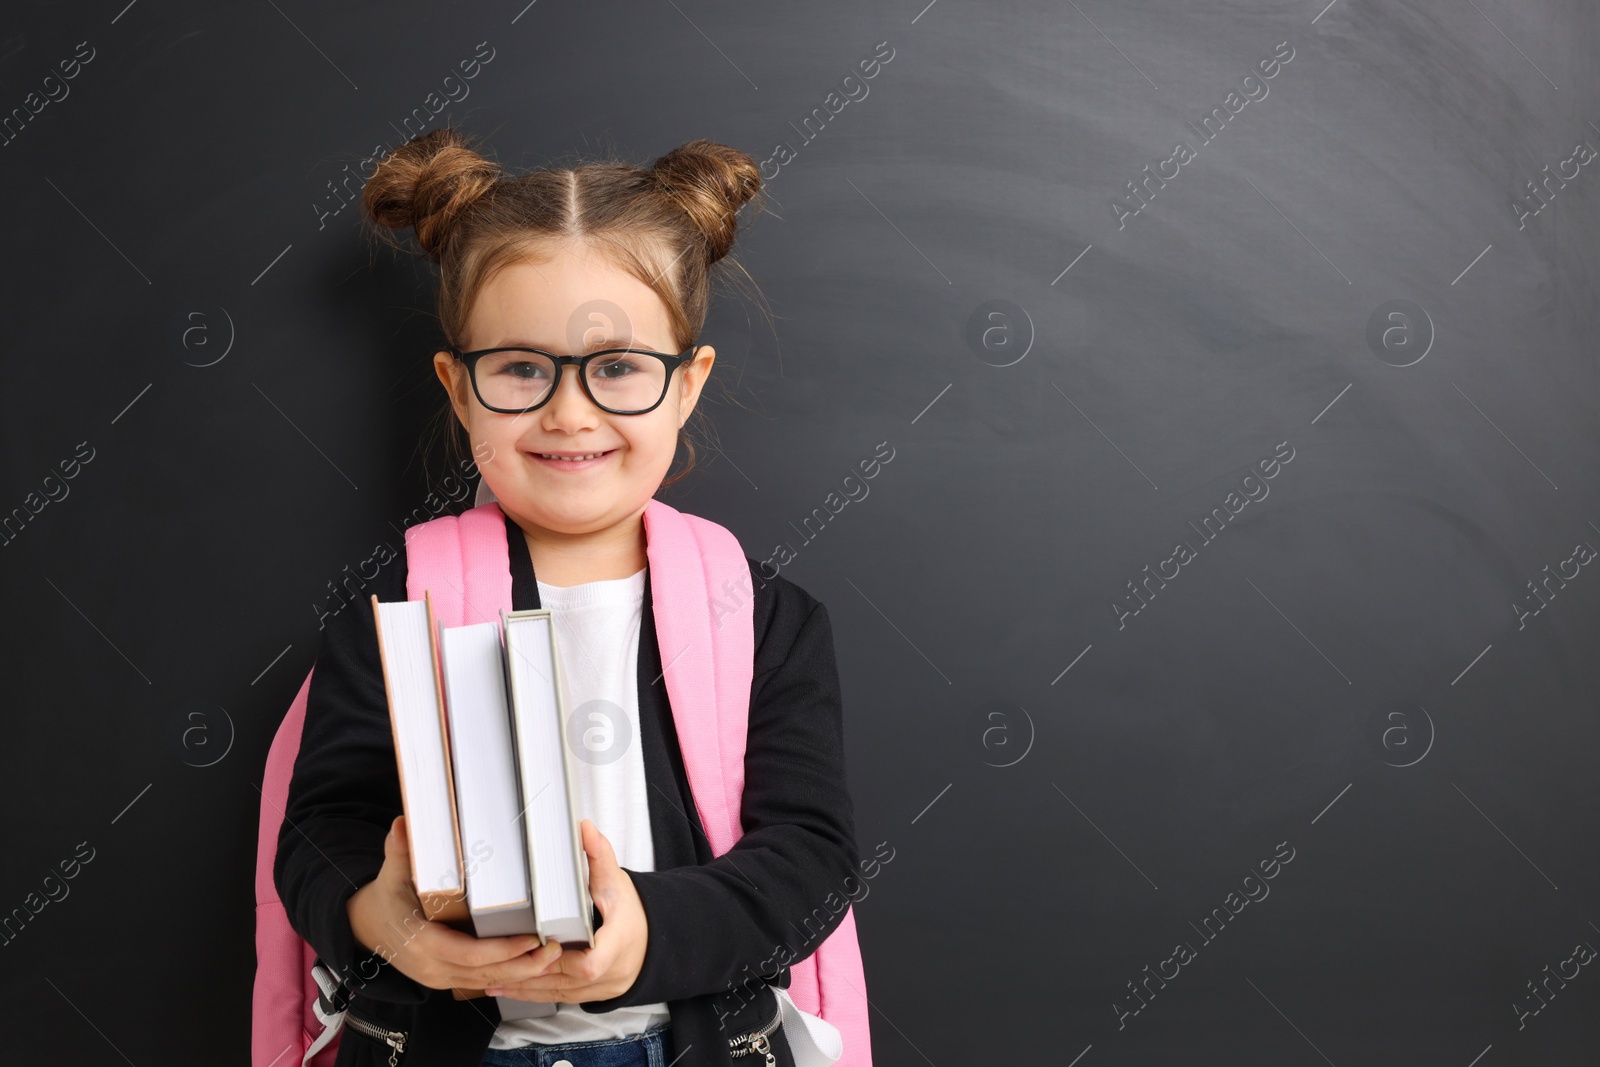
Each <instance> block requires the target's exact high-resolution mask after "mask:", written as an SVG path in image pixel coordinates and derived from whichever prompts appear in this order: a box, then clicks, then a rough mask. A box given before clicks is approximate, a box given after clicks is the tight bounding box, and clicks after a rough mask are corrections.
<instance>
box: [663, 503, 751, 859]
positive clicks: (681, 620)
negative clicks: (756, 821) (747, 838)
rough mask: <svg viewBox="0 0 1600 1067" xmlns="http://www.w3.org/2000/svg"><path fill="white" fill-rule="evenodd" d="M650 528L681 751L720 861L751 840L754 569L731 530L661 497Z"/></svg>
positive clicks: (669, 690) (669, 689)
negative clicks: (746, 807) (745, 811)
mask: <svg viewBox="0 0 1600 1067" xmlns="http://www.w3.org/2000/svg"><path fill="white" fill-rule="evenodd" d="M644 529H645V554H646V557H647V559H648V560H649V563H650V598H651V600H652V602H653V603H654V605H655V623H656V640H657V643H658V644H659V645H660V646H661V662H662V664H663V665H664V667H665V672H666V679H667V696H668V698H669V702H670V703H671V705H672V720H673V724H674V725H675V726H676V727H677V731H678V748H679V749H680V750H682V752H683V768H684V771H685V772H686V773H687V774H688V777H689V791H690V792H691V793H693V794H694V803H695V808H696V809H697V810H698V811H699V812H700V822H701V825H703V826H704V827H705V831H706V837H707V838H709V839H710V841H711V852H712V854H713V855H718V856H720V855H721V854H722V853H724V852H726V851H728V849H730V848H732V847H733V843H734V842H735V841H737V840H738V839H739V836H740V835H741V834H743V833H744V830H743V828H742V827H741V826H740V823H739V799H740V797H741V796H743V795H744V746H745V737H746V734H747V730H746V721H747V719H748V717H749V713H750V680H751V678H752V676H753V675H754V672H755V610H754V604H753V602H752V600H753V598H752V596H751V592H750V565H749V564H748V563H747V562H745V558H744V550H743V549H741V548H740V547H739V541H738V539H737V538H735V537H734V536H733V534H732V533H731V532H730V531H729V530H727V529H726V528H725V527H722V526H719V525H718V524H716V523H714V522H711V521H710V520H709V519H702V518H701V517H700V516H698V515H686V514H684V513H683V512H681V511H679V510H678V509H677V508H674V507H672V506H671V505H670V504H664V503H662V502H661V501H659V500H652V501H650V503H649V504H648V505H646V507H645V509H644ZM713 603H715V604H718V605H720V606H719V608H718V611H717V614H716V615H715V616H714V615H713V612H712V607H711V605H712V604H713Z"/></svg>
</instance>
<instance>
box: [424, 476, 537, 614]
mask: <svg viewBox="0 0 1600 1067" xmlns="http://www.w3.org/2000/svg"><path fill="white" fill-rule="evenodd" d="M424 591H430V592H431V593H432V594H433V597H432V599H433V611H434V615H435V616H436V617H437V618H438V620H439V625H441V626H470V625H472V624H474V623H479V622H492V623H495V624H497V625H498V624H499V622H500V609H501V608H504V609H505V610H506V611H508V612H509V611H511V610H512V607H511V553H510V547H509V546H508V545H507V544H506V516H505V512H503V511H501V510H500V505H499V504H496V503H494V502H493V501H491V502H489V503H487V504H480V505H478V506H477V507H475V508H469V509H467V510H466V511H464V512H462V513H461V514H460V515H440V516H439V517H438V518H436V519H429V520H428V521H427V522H423V523H418V524H417V525H416V526H413V527H411V528H410V529H408V530H406V597H407V598H408V599H410V600H421V599H422V598H423V592H424Z"/></svg>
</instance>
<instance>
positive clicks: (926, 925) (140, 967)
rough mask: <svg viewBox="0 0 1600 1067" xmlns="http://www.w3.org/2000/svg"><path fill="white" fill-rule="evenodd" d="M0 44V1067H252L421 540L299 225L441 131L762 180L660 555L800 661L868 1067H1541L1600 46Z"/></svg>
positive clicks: (1593, 411) (1583, 669)
mask: <svg viewBox="0 0 1600 1067" xmlns="http://www.w3.org/2000/svg"><path fill="white" fill-rule="evenodd" d="M11 15H12V17H11V18H10V19H8V20H7V26H6V29H5V33H4V47H3V48H0V94H3V101H0V114H3V116H4V117H3V118H0V129H3V133H0V189H3V191H4V204H5V222H6V232H7V236H8V240H7V242H6V248H7V250H8V253H9V254H8V256H7V268H6V286H5V290H6V300H5V314H4V331H5V351H6V369H7V375H6V382H5V389H4V391H3V397H4V399H3V403H4V410H5V416H4V420H3V427H4V450H3V456H0V474H3V480H0V494H3V495H4V500H3V501H0V509H3V513H4V515H5V516H7V517H6V518H5V519H4V535H3V537H0V549H3V551H0V597H3V600H4V603H5V604H6V606H7V609H8V613H9V615H10V618H11V621H10V622H9V623H8V624H7V626H6V635H7V640H6V642H5V652H4V657H5V658H4V663H5V669H6V674H7V685H6V692H7V696H6V699H5V707H6V715H5V727H6V744H5V745H4V746H3V747H0V751H3V753H4V755H3V757H0V760H3V773H0V783H3V784H0V798H3V810H4V812H5V816H6V817H5V818H4V820H3V824H4V829H3V831H0V833H3V835H4V836H3V853H4V857H5V858H4V862H3V864H0V914H3V915H10V916H12V918H11V919H10V920H8V921H9V925H7V926H6V927H5V933H4V936H3V938H0V942H3V943H0V964H3V968H0V981H3V983H4V987H3V989H4V1004H5V1009H4V1023H5V1025H4V1031H5V1033H6V1042H7V1046H8V1056H9V1057H10V1059H8V1062H10V1061H13V1060H14V1062H18V1063H46V1062H49V1063H90V1062H94V1063H107V1062H120V1061H122V1060H126V1061H128V1062H131V1063H134V1064H138V1065H141V1067H142V1065H145V1064H158V1063H201V1062H208V1063H243V1062H246V1059H247V1055H248V1030H249V1009H250V983H251V978H252V974H253V967H254V959H253V953H252V949H253V942H252V929H253V927H252V903H253V898H252V894H251V884H252V872H253V865H254V849H255V840H256V818H257V812H258V807H259V803H260V798H259V794H258V792H257V786H258V785H259V783H260V781H261V773H262V762H263V760H264V758H265V754H266V750H267V745H268V743H269V741H270V739H271V737H272V733H273V730H274V729H275V727H276V725H277V723H278V720H279V719H280V718H281V717H282V715H283V712H284V710H285V709H286V708H287V706H288V704H289V701H290V699H291V698H292V697H293V695H294V693H295V690H296V689H297V688H298V686H299V683H300V681H301V679H302V678H303V677H304V676H305V672H306V670H307V669H308V668H309V667H310V665H311V663H312V659H313V657H314V655H315V651H316V647H317V640H318V618H319V615H318V613H319V610H322V609H321V608H319V605H321V606H323V607H325V605H326V603H327V601H328V597H329V595H330V592H329V588H330V583H337V582H338V581H339V580H340V579H341V577H342V576H343V575H345V574H347V573H349V571H351V570H356V569H359V567H360V565H361V564H362V562H363V561H365V560H368V559H369V558H371V557H372V556H373V555H374V553H376V552H378V551H380V549H381V546H384V545H388V546H397V545H399V544H400V543H401V537H402V535H403V530H404V529H405V527H406V526H407V525H409V524H411V523H413V522H416V521H420V520H422V519H426V518H428V517H431V514H432V513H434V511H435V510H436V509H437V508H438V507H440V506H442V505H441V504H440V503H439V500H438V498H434V500H433V502H432V503H429V502H428V497H427V491H428V489H429V487H430V486H437V484H438V476H439V473H440V461H439V459H438V458H437V456H436V454H435V453H434V452H432V451H429V450H428V449H427V448H426V447H425V444H426V438H427V434H428V428H429V426H430V425H431V424H430V421H429V420H430V419H431V418H432V416H433V414H434V413H435V411H436V409H437V407H438V405H439V403H440V400H441V397H440V395H439V390H438V386H437V383H436V381H435V380H434V377H433V372H432V368H431V365H430V362H429V358H430V354H431V351H432V345H433V344H434V342H435V340H436V332H435V325H434V323H433V322H432V320H431V317H430V312H431V307H432V290H431V288H430V276H429V273H428V271H427V270H426V269H424V267H423V266H422V265H420V264H419V263H416V262H411V261H408V260H405V259H402V258H397V257H395V256H393V255H392V254H390V253H388V252H387V251H374V249H373V246H372V245H371V244H369V243H368V242H367V241H366V240H365V239H364V238H363V236H362V234H361V232H360V230H359V229H358V226H357V221H358V220H357V212H356V208H355V207H354V206H353V204H352V203H351V201H352V200H353V199H354V197H355V195H356V194H357V192H358V190H359V187H360V175H361V173H362V163H363V161H366V160H370V159H371V158H372V157H373V156H374V154H381V153H382V152H385V151H387V150H388V149H389V148H390V147H393V146H394V145H395V144H398V143H400V141H402V140H403V139H404V138H405V137H407V136H410V135H412V134H414V133H418V132H421V131H422V130H423V129H427V128H432V127H433V126H435V125H442V124H444V123H447V122H448V123H451V124H453V125H456V126H457V127H459V128H460V129H462V130H464V131H467V132H469V133H472V134H474V135H478V136H481V137H483V138H485V140H486V142H487V143H488V144H489V145H490V146H491V147H492V148H493V149H494V150H495V151H496V153H497V155H498V157H499V158H500V160H501V161H502V162H503V163H505V164H507V165H508V166H510V167H513V168H518V169H520V168H526V167H533V166H541V165H545V164H547V163H550V162H553V161H560V160H564V159H567V158H569V157H571V156H572V155H573V154H578V155H582V154H585V153H599V152H601V151H602V150H615V151H616V152H617V153H619V154H621V155H622V156H624V157H626V158H629V159H632V160H635V161H637V162H641V163H647V162H648V161H649V160H650V159H652V158H654V157H655V156H657V155H660V154H661V153H663V152H665V151H667V150H668V149H670V148H672V147H674V146H676V145H678V144H681V143H682V142H684V141H686V140H690V139H693V138H699V137H706V138H710V139H713V140H717V141H720V142H723V143H726V144H730V145H733V146H735V147H738V148H741V149H742V150H745V151H747V152H749V153H750V154H751V156H752V157H754V158H755V159H756V160H757V161H759V162H760V163H761V164H762V168H763V173H764V175H765V176H766V178H767V179H768V191H769V195H770V197H771V201H770V206H771V209H772V210H771V213H770V214H769V215H766V216H763V217H761V218H760V219H759V220H758V221H756V223H755V224H754V225H753V226H751V227H750V228H749V229H748V230H747V231H746V232H745V233H744V234H743V235H742V236H741V239H740V244H739V247H740V249H741V250H742V251H741V257H742V261H743V262H744V264H745V265H746V267H747V268H748V269H749V270H750V272H751V274H752V275H753V276H754V278H755V280H756V281H757V283H758V284H759V285H760V287H761V290H762V292H763V293H764V294H765V295H766V297H767V299H768V300H769V301H770V304H771V307H772V309H773V310H774V311H775V312H776V317H775V318H773V319H770V320H769V319H767V318H766V317H764V316H763V315H762V314H761V313H760V310H759V308H757V307H756V306H755V305H753V304H752V302H751V300H750V299H749V298H748V297H747V296H743V295H740V294H739V293H738V292H737V291H735V290H733V289H731V288H727V289H725V290H724V291H723V292H722V294H721V295H720V296H719V299H718V302H717V304H716V305H715V307H714V310H713V313H712V316H711V320H710V322H709V323H708V325H707V328H706V332H705V336H704V339H705V340H707V341H709V342H711V343H713V344H715V345H716V346H717V349H718V351H719V353H720V356H721V358H720V359H719V361H718V369H717V374H718V376H719V378H720V380H721V381H722V382H723V383H725V384H726V385H727V387H728V391H729V393H731V395H732V397H733V398H734V399H735V400H736V401H737V402H728V401H726V400H725V401H723V402H720V403H716V404H714V405H712V412H711V415H712V419H713V420H714V422H715V424H716V427H717V429H718V431H719V433H720V438H721V450H720V451H718V452H714V453H710V454H705V455H703V456H702V461H701V467H700V469H699V470H698V471H697V472H696V473H694V474H693V475H691V476H690V477H689V478H688V479H686V480H685V481H684V482H682V483H680V484H679V485H677V486H674V487H673V488H671V489H670V490H668V491H667V492H666V493H665V494H664V498H665V499H667V500H669V502H671V503H673V504H674V505H675V506H677V507H679V508H682V509H684V510H688V511H691V512H694V513H696V514H701V515H705V516H707V517H709V518H712V519H714V520H716V521H718V522H720V523H722V524H724V525H726V526H728V527H729V528H730V529H732V530H734V531H735V532H736V533H737V534H738V536H739V538H740V540H741V542H742V543H743V545H744V546H745V548H746V550H747V552H748V553H749V554H750V555H751V556H753V557H756V558H761V559H765V558H769V557H770V558H774V559H776V560H779V561H781V562H780V564H779V565H780V566H781V572H782V573H783V574H784V575H785V576H787V577H789V578H791V579H792V580H793V581H795V582H797V583H799V584H800V585H802V586H803V587H804V588H805V589H807V590H808V591H809V592H811V593H812V594H813V595H815V596H816V597H818V598H819V599H820V600H822V601H823V602H824V603H825V604H826V605H827V607H828V609H829V612H830V615H831V618H832V620H833V623H834V627H835V637H836V643H837V652H838V659H839V667H840V673H841V678H842V683H843V687H844V693H845V699H846V715H847V743H848V759H849V771H850V777H851V786H852V790H853V793H854V796H855V800H856V817H857V829H858V840H859V843H860V847H861V851H862V854H863V855H864V856H867V855H876V856H877V857H879V859H880V860H882V862H881V864H880V866H878V867H877V868H875V877H873V878H872V879H871V880H870V881H868V882H865V883H863V886H862V892H861V895H860V896H859V898H858V899H857V901H856V908H857V920H858V924H859V929H860V937H861V942H862V947H863V953H864V956H865V961H866V973H867V977H868V983H869V989H868V992H869V994H870V997H871V1002H872V1006H873V1014H872V1028H873V1045H874V1055H875V1059H876V1062H877V1063H879V1064H883V1065H891V1064H892V1065H900V1064H905V1065H913V1064H924V1063H927V1064H936V1065H938V1067H946V1065H952V1064H978V1063H1013V1062H1015V1063H1023V1062H1028V1063H1052V1064H1060V1065H1069V1064H1075V1065H1078V1067H1097V1065H1100V1064H1123V1065H1127V1064H1141V1065H1143V1064H1148V1065H1167V1064H1173V1063H1202V1064H1240V1063H1273V1064H1308V1065H1311V1064H1322V1063H1329V1064H1337V1065H1339V1067H1345V1065H1347V1064H1365V1065H1369V1067H1371V1065H1378V1064H1392V1065H1406V1067H1410V1065H1415V1064H1439V1065H1457V1067H1470V1065H1474V1064H1476V1065H1479V1067H1500V1065H1506V1064H1555V1063H1579V1062H1587V1061H1588V1060H1589V1059H1592V1057H1593V1056H1594V1050H1595V1048H1596V1046H1597V1045H1600V1022H1597V1020H1600V975H1596V974H1594V973H1592V972H1591V971H1590V969H1589V967H1588V966H1587V965H1586V964H1587V963H1588V962H1589V957H1590V956H1591V955H1592V953H1593V948H1592V947H1591V946H1600V925H1597V924H1600V851H1597V848H1596V844H1595V842H1596V840H1597V835H1600V806H1597V801H1600V790H1597V788H1596V785H1595V782H1596V776H1595V773H1594V770H1593V766H1592V765H1593V761H1594V759H1595V755H1596V751H1597V743H1600V729H1597V723H1596V709H1597V706H1600V701H1597V693H1600V656H1597V655H1596V641H1597V639H1600V564H1597V563H1596V562H1595V556H1596V549H1597V548H1600V497H1597V495H1596V493H1597V490H1600V458H1597V445H1600V430H1597V418H1596V416H1597V405H1596V401H1597V400H1600V390H1597V378H1596V368H1595V352H1596V345H1595V341H1594V333H1595V328H1596V323H1597V311H1600V308H1597V301H1596V295H1595V294H1596V283H1597V270H1600V252H1597V247H1600V245H1597V238H1600V170H1597V165H1596V162H1595V158H1596V151H1595V147H1594V146H1597V145H1600V96H1597V92H1600V83H1597V77H1596V74H1597V71H1596V62H1595V56H1596V54H1597V50H1596V46H1597V45H1600V14H1597V12H1596V10H1595V8H1594V7H1593V5H1591V4H1587V3H1581V2H1579V0H1547V2H1543V3H1536V4H1523V3H1512V2H1511V0H1449V2H1442V3H1426V4H1425V3H1417V2H1403V3H1383V4H1379V3H1373V2H1371V0H1334V2H1333V3H1328V4H1326V6H1324V0H1312V2H1310V3H1308V4H1289V5H1285V4H1281V3H1264V2H1242V0H1231V2H1230V0H1193V2H1189V3H1181V4H1180V3H1172V2H1170V0H1169V2H1151V0H1144V2H1135V3H1110V2H1107V0H1077V2H1074V3H1067V4H1054V3H1032V4H1019V3H1003V4H996V3H985V4H959V3H955V2H953V0H944V2H943V3H933V4H929V5H928V6H926V7H922V8H920V9H919V6H918V3H917V2H915V0H914V2H913V3H912V4H910V5H886V4H870V5H860V4H849V3H828V4H823V5H811V6H807V7H803V8H794V7H779V8H770V7H764V6H752V5H743V4H733V3H711V4H708V3H698V2H676V3H668V4H642V3H641V4H601V5H576V4H559V3H551V2H549V0H547V2H546V3H538V4H527V5H526V6H524V5H523V4H522V3H521V2H520V0H512V2H511V3H510V4H504V5H501V4H471V5H438V4H433V5H424V4H402V5H392V4H391V5H372V4H369V5H361V6H359V7H357V6H343V7H328V6H326V5H323V6H318V5H311V4H304V3H299V4H285V3H277V4H263V5H244V6H240V5H223V6H220V7H219V6H217V5H200V4H180V5H176V6H175V5H171V4H155V3H151V2H145V3H134V4H128V5H126V6H124V5H123V2H122V0H113V2H112V3H110V4H106V5H88V6H85V5H44V4H31V5H19V6H18V7H17V8H16V9H15V10H14V11H12V12H11ZM864 60H865V61H875V64H869V65H870V66H872V69H873V70H874V74H873V76H872V77H870V78H866V77H864V76H862V73H861V71H862V67H861V66H860V64H861V63H862V61H864ZM469 70H470V71H471V74H470V76H469V75H468V74H467V72H468V71H469ZM716 395H718V394H717V390H715V389H713V390H711V391H710V392H709V393H708V396H716ZM873 460H876V461H877V465H876V466H875V467H873V468H872V469H873V470H874V472H875V473H874V476H873V477H871V478H870V479H869V478H864V477H862V475H861V469H862V468H861V464H862V462H863V461H869V465H870V461H873ZM467 502H468V501H459V502H457V501H452V502H450V505H449V506H451V507H457V506H464V504H465V503H467ZM69 870H70V871H71V875H70V876H69V875H68V874H67V872H68V871H69ZM18 909H21V918H18V917H17V916H18V915H19V911H18Z"/></svg>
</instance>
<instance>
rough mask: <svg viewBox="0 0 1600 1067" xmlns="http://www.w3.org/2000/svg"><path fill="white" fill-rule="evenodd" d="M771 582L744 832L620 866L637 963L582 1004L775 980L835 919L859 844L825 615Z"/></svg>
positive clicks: (754, 688) (594, 1008) (626, 1002)
mask: <svg viewBox="0 0 1600 1067" xmlns="http://www.w3.org/2000/svg"><path fill="white" fill-rule="evenodd" d="M773 584H774V585H775V586H777V589H776V590H775V592H774V595H775V596H776V597H777V598H778V604H777V606H776V608H775V609H774V611H773V612H772V615H771V622H770V624H769V626H768V629H767V632H766V633H765V634H764V635H763V636H762V637H761V638H760V639H759V645H758V652H757V654H756V673H755V675H754V676H753V678H752V680H751V699H750V718H749V739H748V742H747V744H746V747H745V761H744V763H745V783H744V795H743V799H742V801H741V806H740V821H741V823H742V824H743V828H744V833H743V836H741V837H740V838H739V840H738V841H737V842H736V843H735V844H734V846H733V847H732V848H731V849H729V850H728V852H726V853H724V854H723V855H721V856H719V857H717V858H715V859H713V860H711V861H709V862H705V863H700V864H695V865H689V866H682V867H674V868H671V869H668V870H662V871H645V872H641V871H631V870H630V871H629V872H628V874H629V876H630V877H631V878H632V879H633V883H634V885H635V886H636V887H637V889H638V892H639V897H640V900H641V901H642V902H643V904H644V910H645V915H646V918H647V919H648V922H649V934H648V944H647V947H646V951H645V960H644V964H643V967H642V968H641V970H640V972H639V976H638V978H637V979H636V980H635V981H634V983H633V985H632V986H630V987H629V988H628V990H627V991H625V992H624V993H622V994H620V995H618V996H616V997H612V998H610V999H607V1000H600V1001H588V1002H585V1003H584V1004H583V1008H584V1009H585V1010H586V1011H590V1012H600V1011H607V1010H610V1009H612V1008H616V1007H623V1006H630V1005H635V1004H649V1003H654V1002H657V1001H671V1000H676V999H680V998H684V997H691V996H699V995H704V994H718V993H726V992H728V991H730V990H732V989H733V988H734V985H735V983H760V982H762V981H763V980H769V981H770V980H775V979H776V978H777V976H778V975H780V974H784V971H785V970H786V967H787V965H788V964H789V963H793V962H795V961H797V960H801V959H804V958H806V957H807V956H809V955H811V953H813V952H814V951H816V948H817V946H818V945H819V944H821V942H822V940H823V939H824V938H825V937H826V936H827V935H828V934H830V933H832V932H833V930H834V928H835V927H837V926H838V925H839V923H840V922H841V921H843V918H844V914H845V910H846V907H847V906H848V904H849V900H848V899H847V897H846V894H847V893H848V892H849V890H850V887H851V885H852V884H853V880H852V877H851V876H852V875H854V874H855V873H856V866H857V862H858V858H857V850H856V844H855V826H854V811H853V807H852V804H851V800H850V792H849V787H848V783H847V781H846V776H845V764H844V728H843V727H844V724H843V711H842V702H841V695H840V688H839V675H838V668H837V665H836V663H835V659H834V649H833V629H832V626H831V624H830V622H829V619H828V612H827V609H826V608H825V607H823V605H822V604H821V603H820V602H818V601H816V600H814V599H812V598H811V597H810V596H809V594H807V593H805V592H804V591H803V590H801V589H800V588H799V587H798V586H795V585H793V584H792V583H790V582H788V581H787V580H786V579H782V578H778V579H776V580H775V581H774V583H773ZM779 984H782V985H787V975H786V974H784V977H783V979H782V981H780V982H779Z"/></svg>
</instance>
